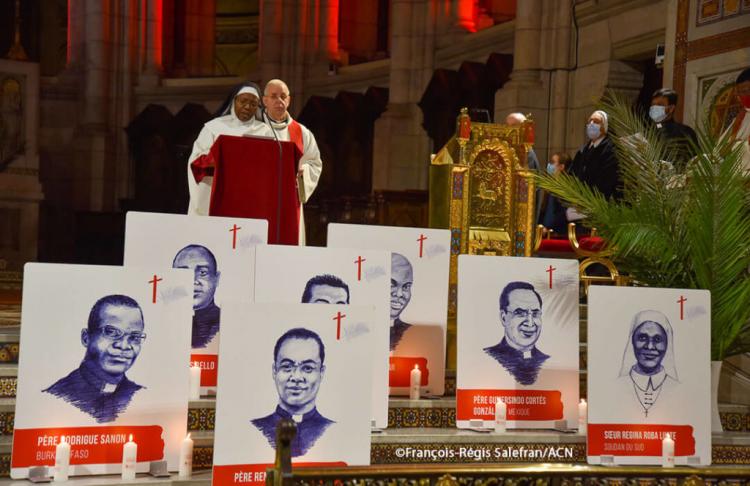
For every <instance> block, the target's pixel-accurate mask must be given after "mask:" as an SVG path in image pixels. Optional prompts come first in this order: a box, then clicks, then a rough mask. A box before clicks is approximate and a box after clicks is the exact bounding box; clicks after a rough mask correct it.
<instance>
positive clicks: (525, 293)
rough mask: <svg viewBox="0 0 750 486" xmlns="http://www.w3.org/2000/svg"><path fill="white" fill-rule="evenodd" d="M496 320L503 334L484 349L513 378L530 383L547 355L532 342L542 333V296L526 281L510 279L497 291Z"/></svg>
mask: <svg viewBox="0 0 750 486" xmlns="http://www.w3.org/2000/svg"><path fill="white" fill-rule="evenodd" d="M500 321H501V322H502V324H503V329H504V332H505V336H503V339H502V340H501V341H500V342H499V343H498V344H496V345H494V346H491V347H489V348H484V352H485V353H487V354H488V355H490V356H491V357H492V358H494V359H495V360H496V361H497V362H498V363H500V364H501V365H502V366H503V368H505V369H506V370H507V371H508V372H509V373H510V374H511V375H513V378H515V380H516V382H518V383H520V384H521V385H532V384H534V382H535V381H536V379H537V376H538V374H539V369H540V368H541V367H542V365H543V364H544V362H545V361H547V359H549V356H548V355H546V354H544V353H543V352H541V351H539V349H537V347H536V342H537V341H538V340H539V336H540V335H541V333H542V297H541V296H540V295H539V293H538V292H537V291H536V290H535V289H534V286H533V285H531V284H530V283H528V282H510V283H509V284H508V285H506V286H505V287H504V288H503V290H502V292H501V293H500Z"/></svg>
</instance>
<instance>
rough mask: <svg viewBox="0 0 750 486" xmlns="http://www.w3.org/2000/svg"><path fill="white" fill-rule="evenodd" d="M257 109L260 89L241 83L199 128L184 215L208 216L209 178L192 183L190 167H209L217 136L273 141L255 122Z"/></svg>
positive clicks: (260, 125) (190, 173) (269, 131)
mask: <svg viewBox="0 0 750 486" xmlns="http://www.w3.org/2000/svg"><path fill="white" fill-rule="evenodd" d="M259 107H260V88H258V85H256V84H255V83H252V82H247V83H243V84H241V85H239V86H238V87H236V88H235V89H234V90H233V91H232V93H231V94H230V95H229V97H227V99H226V101H224V104H223V105H222V106H221V107H220V108H219V110H218V111H217V113H216V118H214V119H213V120H210V121H209V122H207V123H206V124H205V125H203V129H201V132H200V133H199V134H198V138H196V139H195V143H194V144H193V153H192V154H191V155H190V158H189V159H188V168H187V169H188V189H189V191H190V205H189V206H188V211H187V213H188V214H194V215H202V216H207V215H208V209H209V207H210V201H211V185H212V184H213V177H203V178H202V179H200V181H198V180H196V177H195V174H194V173H193V169H192V164H193V163H194V162H196V161H201V162H205V165H206V166H210V167H213V160H211V157H212V156H211V147H212V146H213V144H214V142H215V141H216V139H217V138H219V135H233V136H236V137H243V136H253V137H268V138H273V133H272V132H271V129H270V128H269V127H268V125H266V124H265V123H263V122H261V121H260V120H259V119H258V118H256V116H258V108H259ZM201 159H203V160H201Z"/></svg>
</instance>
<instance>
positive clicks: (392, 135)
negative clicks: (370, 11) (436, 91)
mask: <svg viewBox="0 0 750 486" xmlns="http://www.w3.org/2000/svg"><path fill="white" fill-rule="evenodd" d="M391 9H392V10H391V76H390V84H389V88H390V91H389V100H388V107H387V108H386V112H385V113H383V115H381V117H380V118H379V119H378V120H377V121H376V122H375V140H374V152H373V189H374V190H378V189H390V190H404V189H426V188H427V178H428V167H429V163H430V157H429V156H430V142H429V138H428V136H427V133H425V131H424V129H423V128H422V125H421V120H422V114H421V110H420V109H419V107H418V106H417V102H418V101H419V99H420V97H421V96H422V93H423V92H424V89H425V88H426V86H427V83H428V82H429V79H430V76H431V75H432V71H433V67H434V57H433V56H434V42H435V38H434V35H435V34H434V33H435V22H436V19H435V14H436V13H435V10H434V9H433V8H432V2H431V1H426V0H394V1H393V2H392V3H391Z"/></svg>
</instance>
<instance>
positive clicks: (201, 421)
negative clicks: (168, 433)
mask: <svg viewBox="0 0 750 486" xmlns="http://www.w3.org/2000/svg"><path fill="white" fill-rule="evenodd" d="M719 414H720V416H721V421H722V424H723V426H724V430H726V431H728V432H745V433H747V432H750V406H748V405H735V404H719ZM14 418H15V399H14V398H2V399H0V437H4V436H11V435H12V434H13V421H14ZM215 419H216V399H214V398H202V399H200V400H192V401H190V402H189V405H188V430H189V431H190V432H191V433H203V432H210V431H213V430H214V423H215ZM455 426H456V399H455V397H441V398H434V399H422V400H408V399H405V398H391V399H390V400H389V406H388V430H387V432H388V433H389V434H390V433H391V432H392V431H398V430H401V429H452V428H455Z"/></svg>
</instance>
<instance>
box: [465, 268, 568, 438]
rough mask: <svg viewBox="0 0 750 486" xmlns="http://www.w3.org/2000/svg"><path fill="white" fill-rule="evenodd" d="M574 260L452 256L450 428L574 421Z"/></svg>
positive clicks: (546, 425)
mask: <svg viewBox="0 0 750 486" xmlns="http://www.w3.org/2000/svg"><path fill="white" fill-rule="evenodd" d="M578 292H579V289H578V262H577V261H576V260H562V259H547V258H524V257H499V256H484V255H482V256H480V255H460V256H459V257H458V370H457V390H456V425H457V426H458V427H459V428H473V427H481V426H491V424H492V421H493V420H494V417H495V403H496V401H497V400H499V399H500V400H502V401H503V402H505V404H506V406H507V411H506V413H507V426H508V427H509V428H510V427H515V428H553V427H555V426H556V425H557V424H556V422H557V421H559V420H565V421H566V422H567V427H569V428H573V427H575V426H576V425H577V421H578V407H577V404H578V395H579V371H578V369H579V341H578V326H579V322H578Z"/></svg>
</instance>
